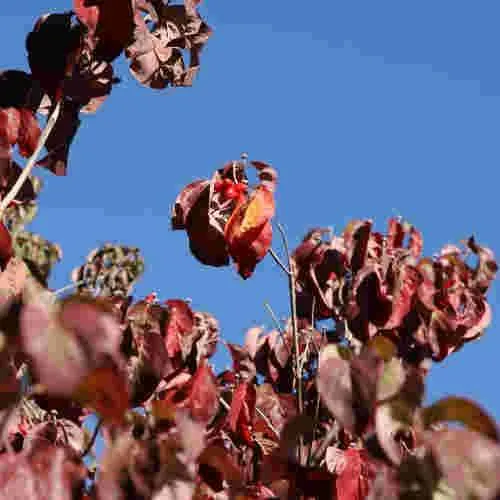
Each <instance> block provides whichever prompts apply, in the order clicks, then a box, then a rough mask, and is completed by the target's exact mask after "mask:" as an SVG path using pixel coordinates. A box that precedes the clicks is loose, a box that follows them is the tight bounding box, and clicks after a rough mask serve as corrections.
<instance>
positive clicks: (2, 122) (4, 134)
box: [0, 108, 21, 146]
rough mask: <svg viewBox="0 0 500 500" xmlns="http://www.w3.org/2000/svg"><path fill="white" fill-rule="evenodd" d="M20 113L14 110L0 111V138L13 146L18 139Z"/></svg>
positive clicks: (5, 109)
mask: <svg viewBox="0 0 500 500" xmlns="http://www.w3.org/2000/svg"><path fill="white" fill-rule="evenodd" d="M20 127H21V113H20V111H19V109H16V108H4V109H0V138H2V139H3V140H4V141H6V142H7V144H10V145H11V146H13V145H14V144H16V143H17V140H18V137H19V128H20Z"/></svg>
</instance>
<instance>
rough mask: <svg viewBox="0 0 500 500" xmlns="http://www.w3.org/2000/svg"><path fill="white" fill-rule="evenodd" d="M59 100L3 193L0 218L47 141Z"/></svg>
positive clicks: (55, 117)
mask: <svg viewBox="0 0 500 500" xmlns="http://www.w3.org/2000/svg"><path fill="white" fill-rule="evenodd" d="M61 102H62V101H59V102H58V103H57V104H56V107H55V108H54V111H53V112H52V114H51V115H50V116H49V118H48V119H47V123H46V124H45V127H44V129H43V131H42V134H41V135H40V138H39V139H38V144H37V145H36V148H35V151H33V154H32V155H31V156H30V158H29V160H28V162H27V163H26V166H25V167H24V168H23V171H22V172H21V174H20V175H19V177H18V178H17V180H16V182H15V183H14V185H13V186H12V188H11V189H10V191H9V192H8V193H7V194H6V195H5V198H3V200H2V201H1V202H0V218H1V217H2V216H3V213H4V212H5V209H6V208H7V207H8V206H9V203H10V202H11V201H13V200H14V199H15V198H16V196H17V194H18V193H19V191H20V190H21V188H22V187H23V184H24V183H25V182H26V179H28V177H29V175H30V174H31V171H32V170H33V167H34V166H35V165H36V161H37V160H38V156H39V155H40V153H41V151H42V149H43V147H44V146H45V142H46V141H47V139H48V137H49V135H50V133H51V132H52V129H53V128H54V125H55V124H56V122H57V119H58V118H59V114H60V112H61Z"/></svg>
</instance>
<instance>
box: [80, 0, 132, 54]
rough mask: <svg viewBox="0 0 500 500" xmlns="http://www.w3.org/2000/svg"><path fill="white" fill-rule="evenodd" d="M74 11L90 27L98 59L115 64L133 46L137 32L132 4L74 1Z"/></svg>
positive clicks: (116, 0) (108, 0) (112, 0)
mask: <svg viewBox="0 0 500 500" xmlns="http://www.w3.org/2000/svg"><path fill="white" fill-rule="evenodd" d="M73 10H74V11H75V13H76V15H77V16H78V19H79V20H80V21H81V22H82V23H83V24H84V25H85V26H87V29H88V36H89V37H90V38H91V40H92V42H93V45H94V54H95V57H96V59H100V60H103V61H106V62H111V61H113V60H114V59H116V58H117V57H118V56H119V55H120V54H121V52H122V50H123V49H124V48H125V47H126V46H127V45H128V44H129V43H130V40H131V38H132V34H133V30H134V12H133V8H132V1H131V0H105V1H98V0H73Z"/></svg>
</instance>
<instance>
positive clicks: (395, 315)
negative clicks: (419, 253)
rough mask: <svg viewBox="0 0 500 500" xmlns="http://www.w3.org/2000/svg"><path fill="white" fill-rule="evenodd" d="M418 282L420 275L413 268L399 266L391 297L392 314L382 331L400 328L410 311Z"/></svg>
mask: <svg viewBox="0 0 500 500" xmlns="http://www.w3.org/2000/svg"><path fill="white" fill-rule="evenodd" d="M420 280H421V278H420V275H419V274H418V271H417V270H416V269H415V268H414V267H412V266H408V265H401V267H400V269H399V276H398V278H397V284H396V289H395V291H394V293H393V297H392V313H391V316H390V318H389V320H388V321H387V323H386V324H385V325H384V329H387V330H390V329H393V328H398V327H399V326H401V323H402V321H403V319H404V318H405V317H406V315H407V314H408V313H409V312H410V310H411V307H412V304H413V297H414V296H415V294H416V292H417V289H418V286H419V285H420Z"/></svg>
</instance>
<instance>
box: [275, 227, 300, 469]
mask: <svg viewBox="0 0 500 500" xmlns="http://www.w3.org/2000/svg"><path fill="white" fill-rule="evenodd" d="M277 227H278V231H279V233H280V235H281V240H282V242H283V248H284V250H285V254H286V258H287V261H288V269H289V272H288V294H289V297H290V314H291V320H292V335H293V354H294V356H293V362H294V371H295V382H296V386H297V408H298V411H299V415H302V414H303V413H304V399H303V395H302V367H301V365H300V361H299V354H300V349H299V329H298V324H297V295H296V283H295V276H296V272H295V262H294V260H293V258H292V255H291V253H290V247H289V245H288V239H287V237H286V232H285V229H284V228H283V226H282V225H281V224H277ZM303 447H304V440H303V438H302V436H301V438H300V442H299V463H302V449H303Z"/></svg>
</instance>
